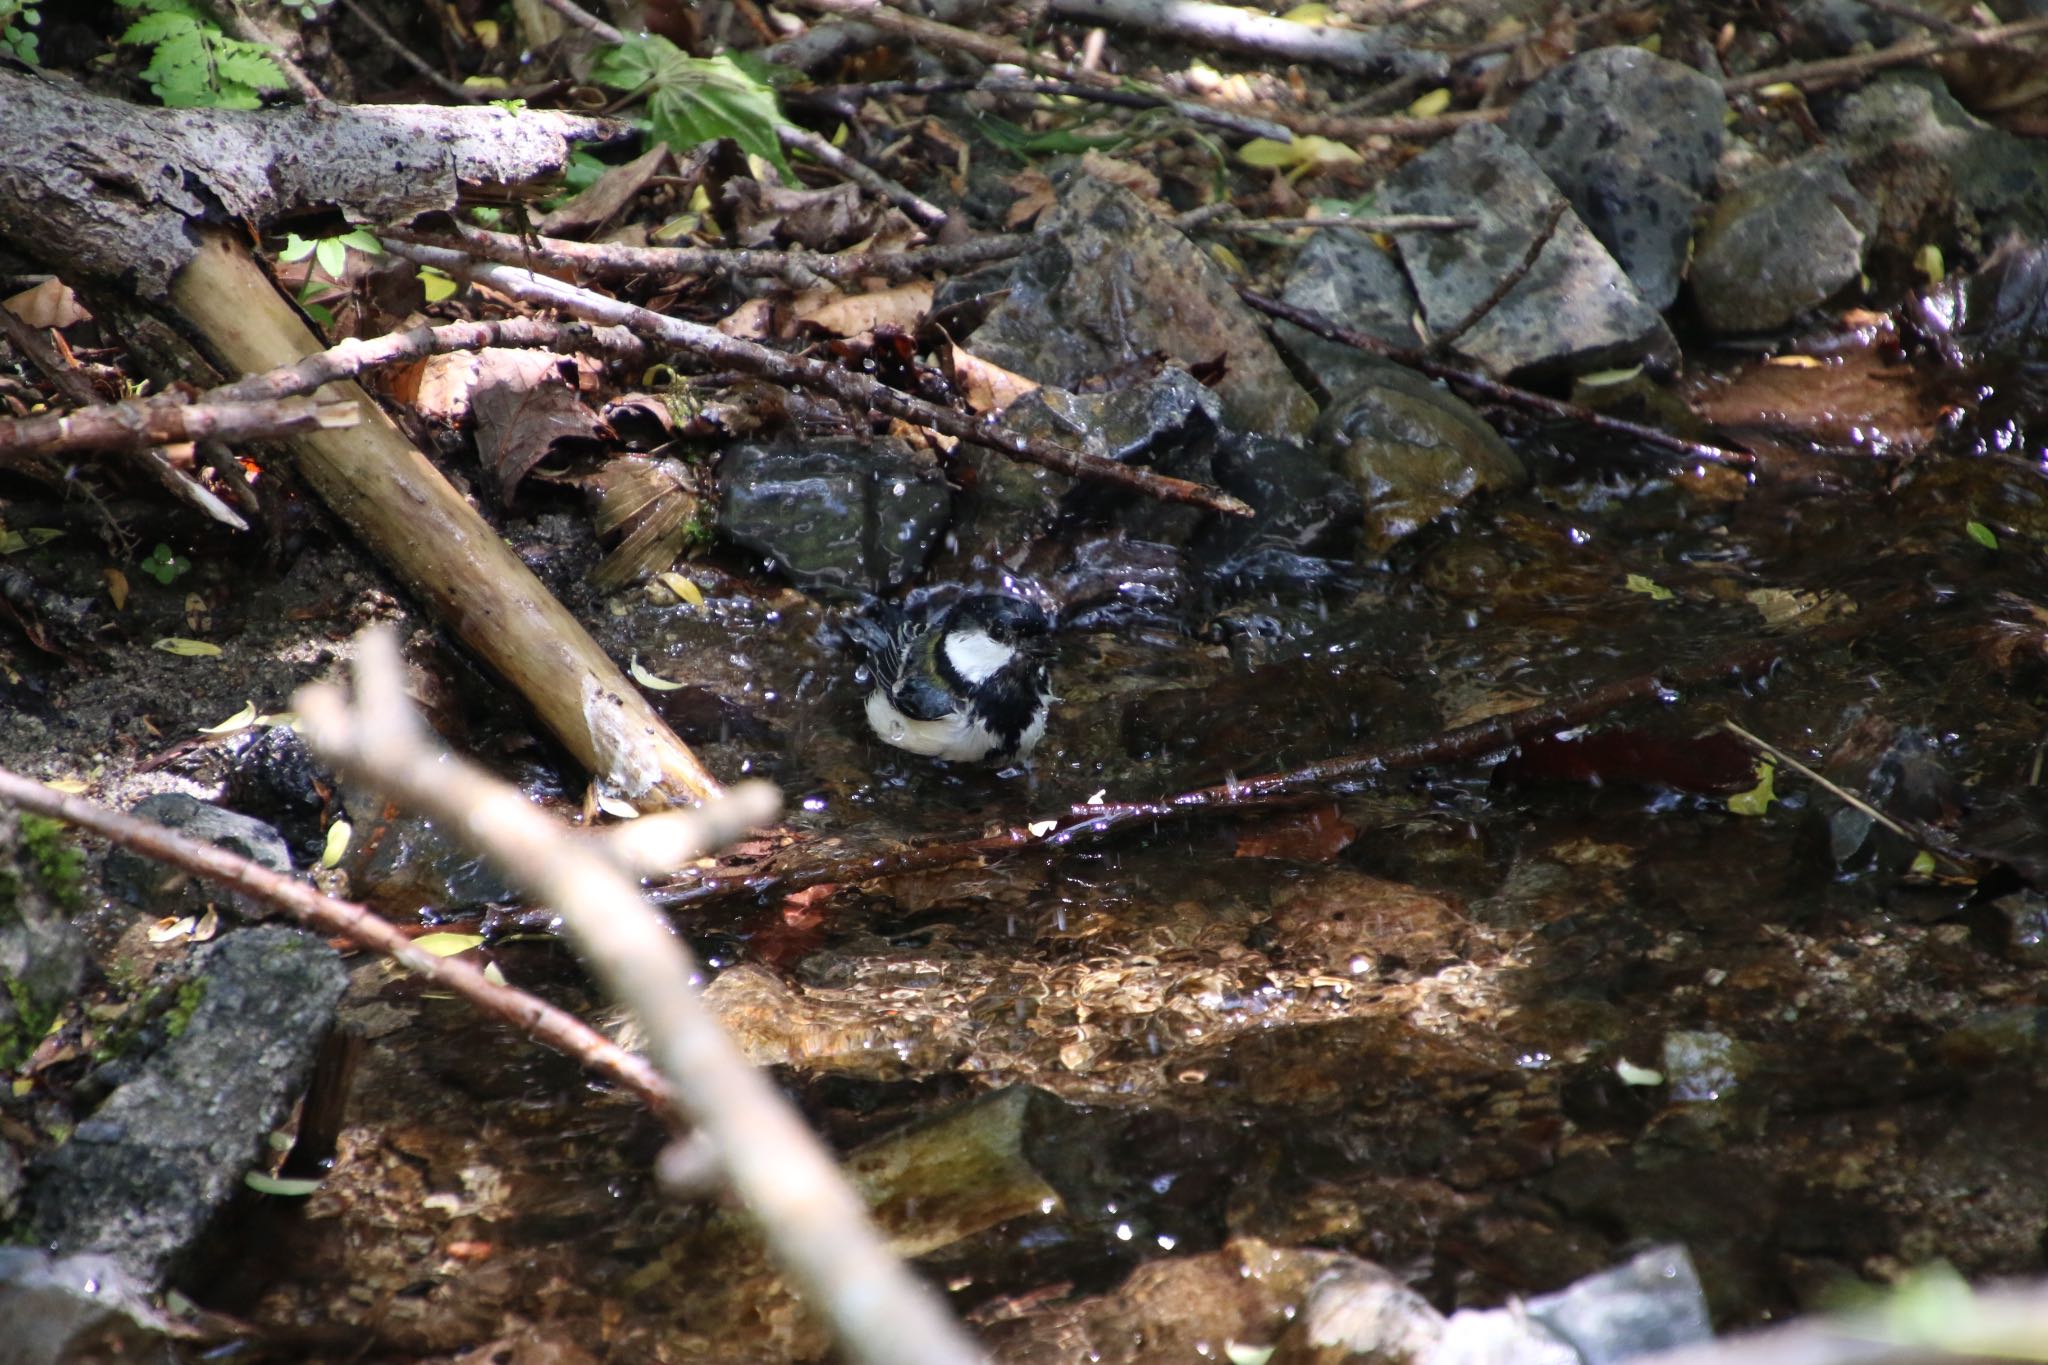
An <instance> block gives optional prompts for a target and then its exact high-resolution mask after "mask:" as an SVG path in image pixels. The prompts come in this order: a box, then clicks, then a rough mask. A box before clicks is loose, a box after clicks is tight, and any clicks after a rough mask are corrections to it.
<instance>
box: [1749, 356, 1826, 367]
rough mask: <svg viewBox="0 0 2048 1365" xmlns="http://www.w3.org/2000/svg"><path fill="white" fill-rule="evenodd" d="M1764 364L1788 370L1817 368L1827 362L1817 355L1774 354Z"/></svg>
mask: <svg viewBox="0 0 2048 1365" xmlns="http://www.w3.org/2000/svg"><path fill="white" fill-rule="evenodd" d="M1764 364H1766V365H1778V366H1782V367H1783V368H1785V369H1788V370H1818V369H1821V368H1823V367H1824V366H1825V365H1826V364H1827V362H1826V361H1824V360H1822V359H1821V358H1820V357H1819V356H1817V355H1774V356H1772V357H1771V358H1770V359H1769V360H1766V361H1765V362H1764Z"/></svg>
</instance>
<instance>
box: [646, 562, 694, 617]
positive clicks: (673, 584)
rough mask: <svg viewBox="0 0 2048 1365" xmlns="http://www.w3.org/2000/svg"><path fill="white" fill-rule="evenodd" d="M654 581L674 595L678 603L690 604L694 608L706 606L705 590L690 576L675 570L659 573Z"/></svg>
mask: <svg viewBox="0 0 2048 1365" xmlns="http://www.w3.org/2000/svg"><path fill="white" fill-rule="evenodd" d="M654 581H655V582H657V583H659V584H661V586H662V587H664V588H667V589H668V590H669V591H670V592H672V593H674V594H675V596H676V600H677V601H678V602H688V603H689V604H690V605H691V606H693V607H700V608H701V607H702V606H703V605H704V590H703V589H702V588H700V587H698V586H697V580H695V579H694V578H691V577H690V576H689V575H688V574H680V573H677V572H676V571H675V570H674V569H670V570H668V571H667V572H666V573H658V574H656V575H655V576H654Z"/></svg>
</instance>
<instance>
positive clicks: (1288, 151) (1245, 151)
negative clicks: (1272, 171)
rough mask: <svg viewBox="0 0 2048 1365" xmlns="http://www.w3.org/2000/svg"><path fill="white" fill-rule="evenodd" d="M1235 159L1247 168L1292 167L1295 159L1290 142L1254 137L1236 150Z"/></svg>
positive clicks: (1292, 145)
mask: <svg viewBox="0 0 2048 1365" xmlns="http://www.w3.org/2000/svg"><path fill="white" fill-rule="evenodd" d="M1237 159H1238V160H1239V161H1242V162H1243V163H1244V164H1245V165H1247V166H1292V165H1293V164H1294V162H1295V159H1296V158H1295V152H1294V144H1293V143H1292V142H1275V141H1274V140H1273V139H1272V138H1269V137H1255V138H1253V139H1252V140H1251V141H1250V142H1247V143H1245V144H1244V146H1242V147H1240V148H1238V149H1237Z"/></svg>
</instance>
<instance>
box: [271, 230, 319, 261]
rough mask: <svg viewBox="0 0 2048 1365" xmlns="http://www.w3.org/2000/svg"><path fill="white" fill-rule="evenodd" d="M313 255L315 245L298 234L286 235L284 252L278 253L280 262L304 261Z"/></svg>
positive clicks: (289, 233)
mask: <svg viewBox="0 0 2048 1365" xmlns="http://www.w3.org/2000/svg"><path fill="white" fill-rule="evenodd" d="M312 254H313V243H311V242H309V241H307V240H306V239H305V238H304V237H301V236H299V234H298V233H296V232H287V233H286V234H285V235H284V250H283V251H280V252H278V253H277V259H279V260H280V261H303V260H305V259H306V258H307V257H308V256H310V255H312Z"/></svg>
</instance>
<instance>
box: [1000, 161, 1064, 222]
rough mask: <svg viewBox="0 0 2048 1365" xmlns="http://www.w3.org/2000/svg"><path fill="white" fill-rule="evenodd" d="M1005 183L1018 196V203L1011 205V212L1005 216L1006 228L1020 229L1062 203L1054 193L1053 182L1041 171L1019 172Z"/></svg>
mask: <svg viewBox="0 0 2048 1365" xmlns="http://www.w3.org/2000/svg"><path fill="white" fill-rule="evenodd" d="M1003 183H1004V184H1005V185H1007V186H1009V187H1010V188H1011V189H1013V190H1015V191H1017V195H1018V198H1017V201H1016V202H1015V203H1013V204H1011V205H1010V211H1009V212H1008V213H1005V214H1004V215H1003V226H1004V227H1020V226H1022V225H1023V224H1025V223H1028V222H1030V221H1031V220H1032V219H1034V218H1036V217H1037V216H1038V215H1039V214H1041V213H1044V212H1045V211H1046V210H1047V209H1049V208H1051V207H1052V206H1053V205H1054V204H1057V203H1058V202H1059V201H1060V197H1059V195H1058V194H1056V193H1054V191H1053V187H1052V181H1050V180H1048V179H1047V178H1046V175H1045V172H1044V171H1041V170H1037V169H1032V170H1023V171H1019V172H1017V173H1016V174H1015V175H1013V176H1011V177H1010V178H1009V179H1008V180H1005V181H1004V182H1003Z"/></svg>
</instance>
